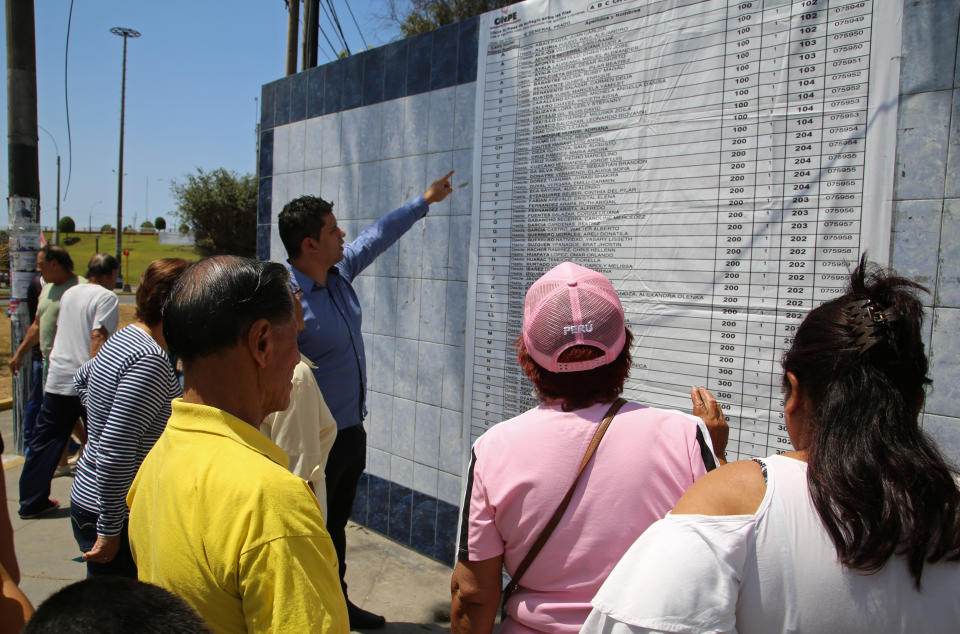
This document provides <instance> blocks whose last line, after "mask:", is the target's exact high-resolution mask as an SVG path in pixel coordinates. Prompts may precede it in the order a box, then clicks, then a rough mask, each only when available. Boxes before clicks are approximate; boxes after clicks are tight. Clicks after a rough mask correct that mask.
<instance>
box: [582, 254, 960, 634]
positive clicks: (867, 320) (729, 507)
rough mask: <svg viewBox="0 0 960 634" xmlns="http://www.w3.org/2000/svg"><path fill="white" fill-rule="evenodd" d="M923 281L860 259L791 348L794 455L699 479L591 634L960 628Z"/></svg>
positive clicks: (954, 498) (956, 496) (597, 611)
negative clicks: (928, 426)
mask: <svg viewBox="0 0 960 634" xmlns="http://www.w3.org/2000/svg"><path fill="white" fill-rule="evenodd" d="M917 290H925V289H923V288H922V287H920V286H918V285H916V284H915V283H913V282H911V281H909V280H906V279H903V278H899V277H894V276H892V275H891V274H888V273H886V272H883V271H873V272H869V271H868V270H867V265H866V260H865V259H863V260H861V262H860V266H859V267H858V268H857V270H856V271H854V273H853V274H852V276H851V287H850V289H849V290H848V292H847V294H845V295H844V296H842V297H840V298H837V299H835V300H832V301H830V302H827V303H825V304H823V305H821V306H820V307H818V308H817V309H815V310H813V311H812V312H811V313H810V314H809V315H808V316H807V318H806V319H805V320H804V321H803V323H802V324H801V325H800V327H799V328H798V330H797V334H796V338H795V339H794V342H793V345H792V347H791V349H790V350H789V351H788V352H787V354H786V355H785V357H784V361H783V365H784V370H785V377H784V389H785V400H784V415H785V420H786V423H787V429H788V432H789V434H790V440H791V443H792V444H793V446H794V448H795V449H796V451H793V452H791V453H788V454H784V455H782V456H771V457H769V458H766V459H764V460H757V461H742V462H736V463H731V464H729V465H727V466H724V467H721V468H719V469H717V470H716V471H713V472H711V473H709V474H708V475H707V476H705V477H704V478H702V479H701V480H699V481H698V482H697V483H696V484H694V486H693V487H691V488H690V489H689V490H688V491H687V493H686V494H685V495H684V496H683V498H681V500H680V501H679V502H678V503H677V505H676V507H675V508H674V510H673V511H672V512H671V514H670V515H668V516H667V517H666V518H665V519H663V520H660V521H659V522H657V523H655V524H654V525H653V526H651V527H650V528H649V529H648V530H647V532H645V533H644V534H643V535H642V536H641V537H640V539H638V540H637V542H636V543H635V544H634V545H633V546H632V547H631V548H630V550H629V551H627V553H626V554H625V555H624V557H623V558H622V559H621V561H620V563H619V564H617V567H616V568H614V570H613V572H612V573H611V574H610V576H609V577H608V578H607V580H606V582H605V583H604V585H603V586H602V587H601V589H600V591H599V592H598V594H597V596H596V597H595V598H594V600H593V601H592V604H593V607H594V610H593V612H592V613H591V615H590V617H589V619H588V620H587V622H586V624H585V625H584V628H583V630H582V631H583V632H588V633H601V632H602V633H608V634H619V633H624V632H630V633H638V632H691V633H692V632H697V633H699V632H740V633H753V632H760V633H764V634H767V633H771V632H864V633H866V632H869V633H871V634H873V633H878V632H924V633H927V632H956V631H960V491H958V487H957V475H956V472H955V471H953V470H952V469H951V468H950V467H948V466H947V464H946V463H945V461H944V460H943V458H942V457H941V456H940V454H939V452H938V451H937V449H936V447H935V446H934V444H933V443H932V441H930V439H929V438H928V437H927V436H926V435H925V434H924V433H923V431H922V430H921V429H920V426H919V422H918V418H919V413H920V410H921V409H922V406H923V399H924V387H925V386H926V385H927V384H929V383H930V380H929V379H928V378H927V376H926V375H927V358H926V356H925V354H924V351H923V342H922V337H921V322H922V312H923V310H922V305H921V303H920V301H919V299H918V298H917V296H916V292H917Z"/></svg>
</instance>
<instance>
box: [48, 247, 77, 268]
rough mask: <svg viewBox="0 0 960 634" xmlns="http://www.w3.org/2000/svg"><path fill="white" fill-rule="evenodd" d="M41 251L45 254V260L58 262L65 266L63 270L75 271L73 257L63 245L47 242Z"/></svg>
mask: <svg viewBox="0 0 960 634" xmlns="http://www.w3.org/2000/svg"><path fill="white" fill-rule="evenodd" d="M40 253H42V254H43V259H44V260H45V261H47V262H56V263H57V264H59V265H60V266H61V267H63V270H65V271H67V272H68V273H73V259H72V258H71V257H70V254H69V253H67V250H66V249H64V248H63V247H61V246H57V245H55V244H47V245H45V246H44V247H43V248H42V249H40Z"/></svg>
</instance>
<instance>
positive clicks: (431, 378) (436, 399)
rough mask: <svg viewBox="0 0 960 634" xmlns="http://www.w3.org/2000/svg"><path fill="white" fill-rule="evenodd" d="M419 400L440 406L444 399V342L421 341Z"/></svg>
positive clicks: (418, 383) (418, 379)
mask: <svg viewBox="0 0 960 634" xmlns="http://www.w3.org/2000/svg"><path fill="white" fill-rule="evenodd" d="M417 400H418V401H420V402H421V403H427V404H430V405H436V406H438V407H439V405H440V404H441V402H442V401H443V345H442V344H439V343H428V342H426V341H421V342H420V354H419V359H418V364H417ZM438 442H439V441H438Z"/></svg>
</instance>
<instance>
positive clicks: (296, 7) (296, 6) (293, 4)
mask: <svg viewBox="0 0 960 634" xmlns="http://www.w3.org/2000/svg"><path fill="white" fill-rule="evenodd" d="M299 28H300V0H287V75H294V74H296V72H297V35H298V30H299Z"/></svg>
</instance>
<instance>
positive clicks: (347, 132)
mask: <svg viewBox="0 0 960 634" xmlns="http://www.w3.org/2000/svg"><path fill="white" fill-rule="evenodd" d="M364 110H365V108H353V109H352V110H346V111H344V112H342V113H341V114H340V161H341V162H342V163H344V164H345V165H349V164H350V163H356V162H358V161H359V160H360V146H361V145H362V144H363V138H364V135H365V134H367V130H366V129H364V127H363V116H362V113H363V111H364Z"/></svg>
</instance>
